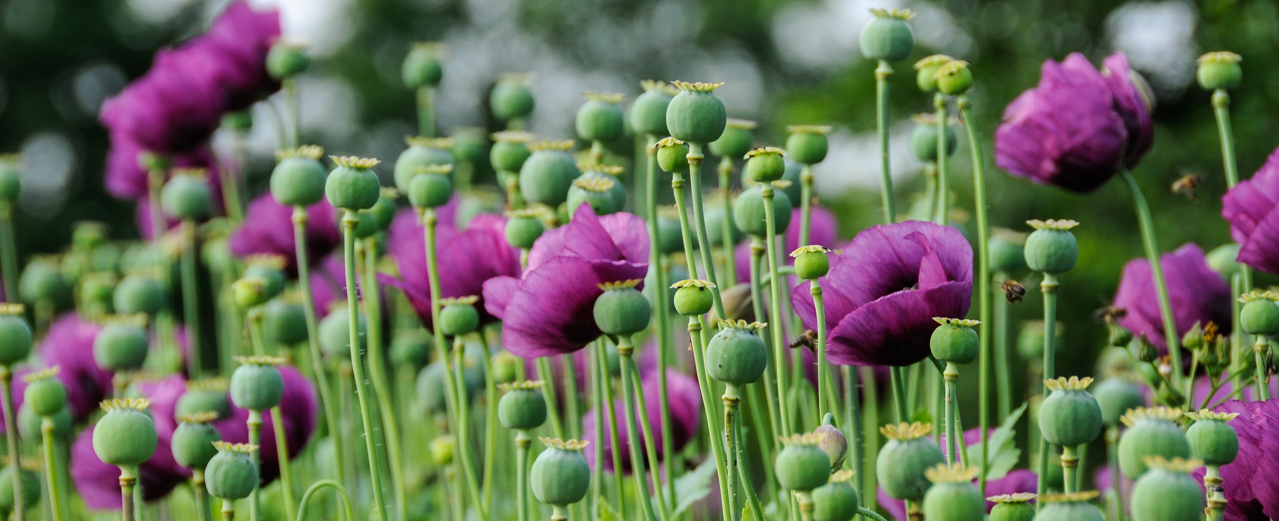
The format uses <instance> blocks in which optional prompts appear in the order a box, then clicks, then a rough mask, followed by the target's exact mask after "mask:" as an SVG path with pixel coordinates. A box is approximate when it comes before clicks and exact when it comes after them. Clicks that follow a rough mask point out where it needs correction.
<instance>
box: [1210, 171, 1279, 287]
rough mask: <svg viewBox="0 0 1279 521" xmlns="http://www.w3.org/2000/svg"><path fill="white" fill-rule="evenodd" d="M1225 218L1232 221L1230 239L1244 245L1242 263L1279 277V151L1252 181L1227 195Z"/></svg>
mask: <svg viewBox="0 0 1279 521" xmlns="http://www.w3.org/2000/svg"><path fill="white" fill-rule="evenodd" d="M1223 203H1224V205H1223V207H1222V209H1221V215H1222V217H1225V218H1226V220H1227V221H1230V236H1231V237H1234V239H1235V242H1237V243H1239V244H1240V246H1241V247H1240V249H1239V259H1238V260H1239V262H1242V263H1244V264H1247V265H1249V266H1252V267H1253V268H1256V269H1259V270H1262V271H1267V272H1270V273H1279V211H1275V209H1276V208H1279V150H1275V151H1274V152H1273V153H1271V154H1270V157H1269V158H1268V159H1266V164H1264V165H1262V166H1261V169H1259V170H1257V173H1256V174H1253V176H1252V179H1247V180H1244V181H1240V182H1239V184H1237V185H1235V187H1234V188H1232V189H1230V191H1229V192H1226V197H1225V198H1224V199H1223Z"/></svg>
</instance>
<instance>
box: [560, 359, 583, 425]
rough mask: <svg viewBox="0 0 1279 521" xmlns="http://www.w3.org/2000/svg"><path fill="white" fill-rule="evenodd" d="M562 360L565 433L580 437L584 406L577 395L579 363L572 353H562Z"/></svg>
mask: <svg viewBox="0 0 1279 521" xmlns="http://www.w3.org/2000/svg"><path fill="white" fill-rule="evenodd" d="M560 361H561V362H563V363H564V372H563V373H561V375H562V378H563V379H564V413H565V414H564V422H565V425H564V433H565V434H567V435H568V437H570V438H578V437H580V436H581V433H582V419H581V418H582V406H581V403H580V400H579V399H578V395H577V393H578V389H577V364H575V363H574V362H573V355H571V354H567V355H561V356H560Z"/></svg>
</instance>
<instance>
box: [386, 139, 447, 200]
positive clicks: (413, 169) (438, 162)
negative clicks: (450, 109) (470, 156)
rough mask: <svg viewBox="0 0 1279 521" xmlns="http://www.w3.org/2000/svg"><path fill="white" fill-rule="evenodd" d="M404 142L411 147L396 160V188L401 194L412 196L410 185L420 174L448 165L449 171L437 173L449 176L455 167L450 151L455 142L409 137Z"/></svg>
mask: <svg viewBox="0 0 1279 521" xmlns="http://www.w3.org/2000/svg"><path fill="white" fill-rule="evenodd" d="M404 142H405V143H407V144H408V145H409V147H408V148H406V149H404V151H403V152H400V156H399V157H397V158H395V174H394V175H395V187H396V188H397V189H399V190H400V192H401V193H405V194H410V193H412V190H411V188H410V185H411V184H412V182H413V179H414V178H416V177H417V175H418V174H420V173H422V172H425V171H427V170H426V169H427V168H429V167H441V166H445V165H447V166H448V167H450V168H449V170H448V171H442V172H437V173H443V174H449V173H451V172H452V171H453V170H452V167H453V166H454V160H453V154H452V153H451V152H449V149H451V148H452V147H453V140H452V139H449V138H426V137H417V136H409V137H406V138H404Z"/></svg>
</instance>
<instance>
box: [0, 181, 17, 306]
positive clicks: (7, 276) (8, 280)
mask: <svg viewBox="0 0 1279 521" xmlns="http://www.w3.org/2000/svg"><path fill="white" fill-rule="evenodd" d="M0 279H4V300H6V301H8V302H17V301H18V300H19V298H18V247H17V245H16V244H15V243H14V240H13V205H11V204H9V203H8V202H0Z"/></svg>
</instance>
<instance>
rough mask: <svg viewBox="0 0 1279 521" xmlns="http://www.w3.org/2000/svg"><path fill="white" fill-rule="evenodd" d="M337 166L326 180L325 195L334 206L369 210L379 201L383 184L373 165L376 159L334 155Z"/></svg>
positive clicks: (345, 208)
mask: <svg viewBox="0 0 1279 521" xmlns="http://www.w3.org/2000/svg"><path fill="white" fill-rule="evenodd" d="M331 159H333V162H334V163H337V165H338V166H337V168H334V169H333V171H332V172H329V178H328V179H327V180H325V182H324V196H325V197H327V198H328V200H329V204H331V205H333V207H334V208H338V209H342V210H356V211H358V210H367V209H369V208H372V207H373V205H374V204H376V203H377V200H378V197H379V196H381V193H382V185H381V183H380V182H379V181H378V178H377V174H375V173H373V170H372V169H373V167H374V166H377V164H378V160H376V159H362V158H358V157H351V156H348V157H332V158H331Z"/></svg>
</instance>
